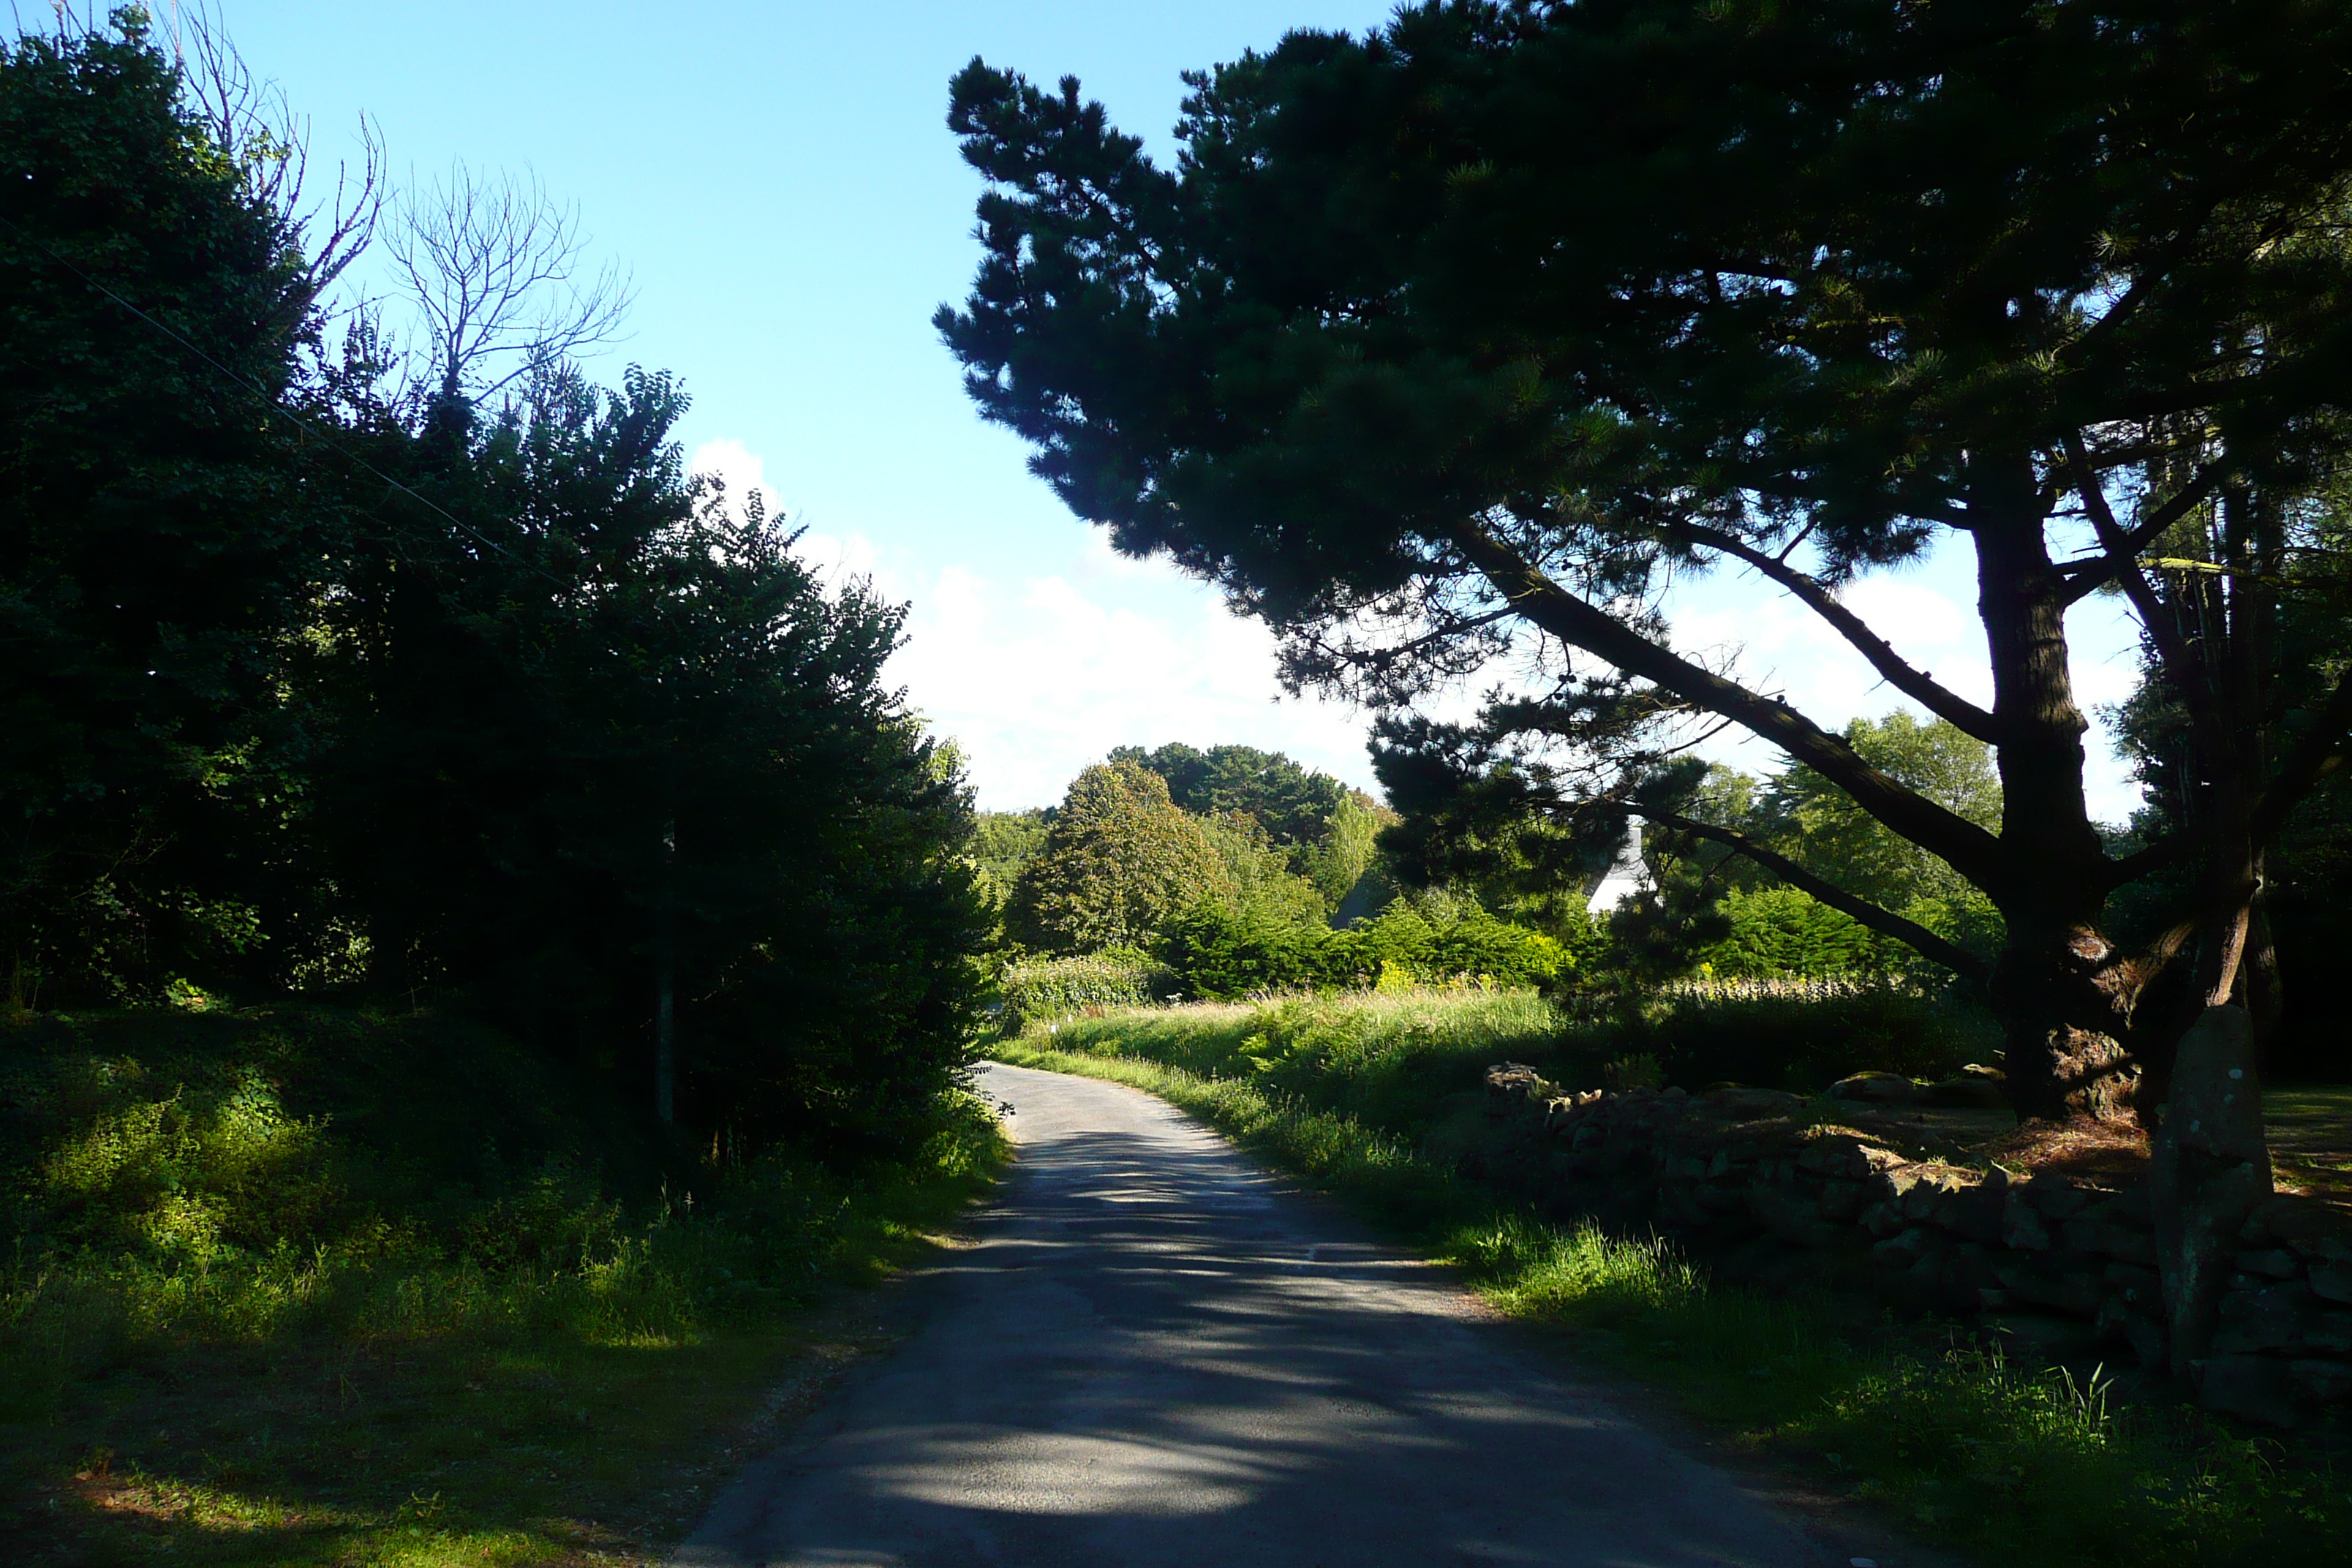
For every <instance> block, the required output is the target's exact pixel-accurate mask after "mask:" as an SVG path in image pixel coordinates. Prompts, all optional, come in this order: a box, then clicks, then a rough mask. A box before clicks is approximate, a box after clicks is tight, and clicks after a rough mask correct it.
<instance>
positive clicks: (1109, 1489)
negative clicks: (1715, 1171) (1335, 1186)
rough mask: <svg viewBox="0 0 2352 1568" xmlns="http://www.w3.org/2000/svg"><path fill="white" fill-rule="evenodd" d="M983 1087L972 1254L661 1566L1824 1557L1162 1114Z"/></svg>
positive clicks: (1645, 1561)
mask: <svg viewBox="0 0 2352 1568" xmlns="http://www.w3.org/2000/svg"><path fill="white" fill-rule="evenodd" d="M982 1088H983V1089H984V1090H985V1091H986V1092H987V1093H988V1094H989V1095H990V1096H992V1098H997V1099H1002V1100H1007V1101H1010V1102H1011V1103H1012V1105H1013V1107H1014V1110H1015V1111H1016V1114H1015V1115H1014V1116H1013V1119H1012V1127H1013V1134H1014V1136H1015V1138H1016V1139H1017V1140H1018V1141H1019V1144H1020V1159H1019V1161H1018V1163H1016V1165H1015V1166H1014V1168H1013V1177H1012V1180H1011V1182H1010V1184H1008V1187H1007V1190H1006V1191H1005V1193H1004V1194H1003V1198H1002V1199H1001V1201H1000V1202H999V1203H998V1204H997V1205H995V1207H993V1208H992V1210H991V1211H990V1212H989V1213H988V1214H987V1215H985V1216H983V1217H982V1220H981V1221H980V1223H979V1225H978V1227H977V1232H976V1241H975V1245H973V1246H971V1247H968V1248H964V1249H961V1250H959V1251H957V1252H955V1253H954V1254H952V1255H950V1258H948V1259H947V1260H946V1261H945V1263H944V1264H943V1265H942V1266H941V1267H940V1269H939V1270H937V1271H936V1273H935V1274H934V1277H933V1278H931V1279H927V1280H922V1281H918V1282H916V1284H915V1287H914V1288H915V1289H919V1290H925V1291H929V1292H931V1293H932V1294H931V1297H930V1299H929V1300H926V1301H924V1302H922V1303H920V1304H921V1306H922V1310H923V1317H922V1320H921V1327H920V1328H919V1329H918V1330H917V1331H915V1333H914V1334H913V1335H912V1336H911V1337H910V1338H909V1339H908V1341H907V1342H906V1343H905V1344H903V1345H902V1346H900V1347H899V1348H898V1350H897V1351H896V1352H892V1353H891V1354H890V1355H888V1356H887V1357H885V1358H883V1359H881V1360H880V1361H878V1362H877V1363H874V1364H873V1365H872V1366H870V1367H869V1368H868V1369H867V1370H866V1373H864V1374H863V1375H862V1376H860V1377H859V1378H858V1379H857V1380H856V1381H855V1382H853V1383H852V1384H850V1385H849V1386H848V1387H847V1388H845V1390H843V1392H842V1393H841V1394H839V1395H838V1396H836V1397H835V1399H834V1400H833V1401H832V1402H831V1404H830V1405H828V1406H827V1407H826V1408H824V1409H823V1410H821V1411H820V1412H819V1413H818V1414H817V1415H814V1417H812V1418H811V1419H810V1421H809V1423H808V1424H807V1426H804V1427H803V1429H802V1431H801V1432H800V1433H799V1435H798V1436H797V1437H796V1438H795V1439H794V1440H793V1442H792V1443H790V1444H788V1445H787V1446H786V1447H784V1448H783V1449H782V1450H781V1451H779V1452H778V1453H777V1454H775V1455H773V1456H772V1457H771V1458H768V1459H767V1460H765V1461H763V1462H761V1464H759V1465H756V1466H754V1467H753V1468H751V1470H750V1471H749V1472H747V1473H746V1474H745V1475H744V1477H743V1478H742V1479H741V1480H740V1482H739V1483H738V1484H737V1485H736V1486H735V1488H734V1489H732V1490H731V1491H730V1493H729V1494H728V1495H727V1496H726V1497H725V1498H724V1499H722V1500H720V1502H719V1506H718V1507H717V1509H715V1510H713V1512H712V1513H711V1515H710V1517H709V1520H708V1521H705V1523H704V1525H703V1527H702V1529H701V1530H700V1531H698V1533H697V1534H696V1535H695V1537H694V1539H693V1540H692V1541H690V1542H688V1543H687V1545H686V1546H685V1547H684V1548H682V1549H681V1550H680V1552H679V1553H678V1556H677V1563H680V1564H682V1565H691V1568H749V1565H751V1564H759V1565H761V1568H783V1565H785V1564H792V1565H793V1568H800V1565H803V1564H807V1565H812V1568H814V1565H816V1564H824V1565H825V1568H843V1565H845V1564H857V1565H861V1568H862V1565H880V1564H906V1565H909V1568H912V1565H921V1568H933V1565H937V1568H949V1565H957V1568H961V1565H962V1564H979V1563H990V1564H1000V1563H1001V1564H1006V1565H1009V1568H1030V1565H1032V1564H1038V1565H1043V1564H1055V1565H1063V1564H1067V1565H1071V1568H1097V1565H1099V1568H1157V1565H1161V1564H1166V1565H1170V1568H1173V1565H1176V1564H1182V1565H1184V1568H1223V1565H1236V1568H1238V1565H1253V1568H1254V1565H1258V1564H1265V1565H1268V1568H1318V1565H1321V1568H1370V1565H1376V1564H1399V1565H1406V1564H1410V1565H1412V1568H1427V1565H1432V1564H1455V1563H1575V1564H1587V1565H1591V1568H1602V1565H1606V1568H1682V1565H1685V1564H1700V1563H1706V1564H1732V1563H1738V1564H1756V1565H1759V1568H1760V1565H1765V1564H1770V1565H1773V1568H1781V1565H1788V1568H1800V1565H1801V1568H1814V1565H1816V1564H1821V1563H1831V1562H1834V1563H1840V1564H1842V1563H1843V1562H1844V1557H1843V1555H1842V1554H1840V1555H1832V1554H1831V1553H1829V1552H1826V1551H1825V1550H1824V1549H1823V1548H1822V1547H1821V1546H1819V1545H1817V1544H1815V1543H1813V1542H1809V1541H1808V1539H1807V1538H1806V1536H1805V1535H1804V1534H1803V1533H1802V1532H1801V1531H1799V1530H1798V1529H1797V1528H1796V1527H1795V1526H1794V1525H1792V1524H1791V1523H1790V1521H1787V1520H1785V1519H1783V1518H1780V1517H1779V1516H1777V1515H1775V1514H1774V1513H1773V1512H1772V1511H1771V1510H1769V1509H1767V1508H1766V1507H1764V1506H1763V1505H1762V1504H1760V1503H1759V1502H1758V1501H1757V1500H1755V1499H1753V1498H1751V1497H1750V1496H1748V1494H1746V1493H1745V1492H1743V1491H1741V1490H1740V1489H1738V1487H1737V1486H1736V1485H1735V1484H1733V1483H1732V1482H1731V1481H1730V1480H1728V1479H1726V1478H1725V1477H1723V1476H1721V1475H1718V1474H1717V1473H1715V1472H1713V1471H1710V1470H1708V1469H1707V1468H1705V1467H1703V1466H1701V1465H1699V1464H1696V1463H1695V1462H1693V1461H1691V1460H1689V1459H1686V1458H1683V1457H1681V1456H1680V1455H1678V1454H1676V1453H1675V1452H1674V1451H1673V1450H1671V1449H1670V1448H1669V1447H1666V1446H1665V1445H1664V1443H1663V1442H1661V1441H1660V1440H1659V1439H1658V1438H1656V1437H1654V1436H1651V1435H1650V1434H1649V1433H1647V1432H1645V1431H1643V1429H1642V1428H1641V1427H1640V1426H1638V1425H1636V1424H1634V1423H1633V1421H1632V1420H1630V1419H1629V1418H1628V1417H1627V1416H1626V1415H1623V1414H1622V1413H1621V1412H1618V1411H1614V1410H1612V1409H1611V1408H1610V1407H1609V1406H1608V1405H1606V1404H1605V1403H1603V1402H1601V1400H1599V1399H1597V1398H1596V1397H1595V1396H1593V1395H1592V1394H1590V1393H1586V1392H1581V1391H1579V1390H1577V1389H1574V1388H1572V1387H1569V1386H1564V1385H1563V1384H1560V1383H1559V1381H1558V1380H1557V1379H1555V1378H1554V1377H1552V1376H1550V1375H1549V1374H1548V1373H1547V1372H1546V1371H1545V1369H1544V1368H1543V1367H1542V1366H1541V1365H1540V1363H1538V1361H1536V1360H1534V1359H1533V1358H1530V1357H1529V1356H1528V1354H1527V1353H1526V1352H1525V1351H1524V1350H1523V1349H1521V1348H1519V1347H1518V1346H1517V1345H1516V1344H1515V1343H1514V1341H1513V1336H1511V1335H1510V1334H1509V1333H1508V1331H1504V1330H1500V1329H1497V1328H1496V1327H1495V1326H1493V1325H1491V1324H1486V1323H1482V1322H1481V1321H1479V1319H1478V1316H1477V1313H1476V1311H1475V1309H1474V1308H1473V1307H1472V1306H1471V1304H1470V1303H1469V1302H1468V1300H1466V1299H1465V1297H1464V1296H1463V1295H1462V1293H1461V1292H1460V1291H1459V1290H1458V1289H1454V1288H1453V1287H1451V1286H1448V1285H1447V1284H1446V1283H1444V1280H1442V1279H1437V1278H1434V1277H1433V1272H1432V1271H1431V1270H1430V1269H1429V1268H1426V1267H1424V1266H1421V1265H1418V1264H1416V1263H1415V1262H1413V1261H1412V1259H1410V1258H1404V1257H1402V1256H1401V1255H1399V1254H1397V1253H1394V1252H1392V1251H1390V1250H1387V1249H1385V1248H1382V1247H1377V1246H1370V1245H1367V1244H1366V1243H1365V1242H1364V1241H1363V1240H1362V1239H1361V1238H1360V1237H1358V1236H1356V1235H1355V1234H1353V1232H1352V1231H1351V1229H1350V1228H1349V1226H1347V1224H1346V1223H1345V1221H1344V1220H1343V1219H1341V1218H1339V1217H1337V1216H1335V1215H1333V1214H1332V1213H1330V1212H1329V1210H1328V1205H1323V1204H1321V1203H1319V1202H1313V1201H1308V1200H1304V1199H1301V1198H1298V1197H1296V1196H1292V1195H1289V1194H1286V1193H1284V1192H1283V1191H1281V1190H1280V1189H1279V1188H1278V1187H1277V1186H1276V1183H1275V1182H1274V1181H1273V1180H1272V1179H1270V1178H1269V1177H1267V1176H1266V1175H1265V1173H1263V1172H1261V1171H1259V1170H1258V1169H1256V1168H1255V1166H1254V1165H1253V1164H1251V1163H1250V1162H1249V1161H1247V1160H1245V1159H1244V1158H1243V1157H1242V1156H1240V1155H1238V1154H1236V1153H1235V1152H1234V1151H1233V1150H1232V1149H1231V1148H1230V1147H1229V1146H1228V1145H1226V1144H1225V1143H1224V1142H1223V1141H1222V1140H1220V1139H1218V1138H1216V1137H1215V1136H1213V1134H1211V1133H1209V1132H1207V1131H1204V1130H1202V1128H1200V1127H1199V1126H1197V1125H1196V1124H1194V1123H1193V1122H1192V1121H1188V1120H1186V1119H1185V1118H1184V1117H1183V1116H1181V1114H1179V1113H1178V1112H1177V1111H1175V1110H1172V1109H1171V1107H1169V1106H1168V1105H1166V1104H1165V1103H1163V1102H1161V1101H1160V1100H1154V1099H1152V1098H1150V1096H1148V1095H1145V1094H1141V1093H1139V1092H1137V1091H1136V1090H1133V1089H1125V1088H1122V1087H1120V1086H1118V1085H1115V1084H1106V1083H1098V1082H1096V1081H1094V1080H1092V1079H1076V1078H1065V1077H1061V1076H1059V1075H1056V1074H1053V1073H1042V1072H1031V1071H1027V1070H1024V1069H1023V1068H1006V1067H996V1068H989V1069H987V1072H986V1076H985V1078H984V1079H983V1082H982Z"/></svg>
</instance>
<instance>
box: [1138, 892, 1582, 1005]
mask: <svg viewBox="0 0 2352 1568" xmlns="http://www.w3.org/2000/svg"><path fill="white" fill-rule="evenodd" d="M1160 957H1161V959H1162V960H1163V961H1164V962H1165V963H1167V965H1168V968H1169V971H1170V973H1171V974H1172V975H1173V976H1174V977H1175V981H1176V984H1177V985H1178V986H1179V988H1180V989H1181V990H1183V991H1184V992H1186V993H1187V994H1192V995H1196V996H1209V997H1218V998H1228V999H1230V998H1233V997H1238V996H1247V995H1251V994H1255V993H1259V992H1266V991H1288V990H1340V989H1344V990H1364V989H1370V988H1371V987H1374V986H1378V985H1381V984H1384V983H1386V984H1396V983H1399V982H1402V983H1405V984H1429V983H1432V982H1443V981H1448V980H1476V981H1483V982H1486V983H1489V984H1496V985H1503V986H1514V985H1522V986H1523V985H1541V984H1548V983H1549V982H1551V981H1553V980H1554V979H1556V978H1557V977H1558V976H1559V974H1560V973H1563V972H1564V971H1565V970H1566V969H1567V968H1568V967H1569V966H1570V959H1569V956H1568V953H1567V951H1566V950H1565V949H1563V948H1562V947H1561V946H1560V945H1559V942H1555V941H1554V940H1552V939H1551V938H1550V937H1548V936H1546V935H1544V934H1543V933H1541V932H1540V931H1528V930H1527V929H1526V928H1524V927H1521V926H1516V925H1513V924H1511V923H1510V922H1508V921H1499V920H1496V919H1495V918H1494V917H1493V916H1492V915H1489V914H1486V913H1484V912H1483V911H1479V910H1469V911H1466V912H1463V913H1458V914H1452V915H1439V916H1436V917H1432V916H1430V915H1426V914H1423V912H1422V911H1420V910H1416V909H1414V908H1413V907H1412V905H1411V904H1409V903H1407V902H1406V901H1404V900H1402V899H1400V900H1396V901H1395V902H1393V903H1391V904H1390V905H1389V907H1388V908H1387V909H1386V910H1383V911H1381V914H1380V915H1379V916H1378V917H1377V918H1376V919H1373V920H1369V921H1363V922H1361V923H1360V924H1358V925H1355V926H1352V927H1350V928H1349V929H1348V930H1346V931H1331V930H1328V928H1325V927H1322V926H1319V925H1309V924H1306V923H1304V922H1286V921H1276V920H1271V919H1268V918H1265V916H1263V915H1260V914H1257V913H1255V912H1252V911H1249V910H1237V909H1235V908H1234V907H1232V906H1231V905H1227V904H1223V903H1204V904H1201V905H1196V906H1195V907H1194V908H1193V909H1192V910H1189V911H1187V912H1186V913H1185V914H1183V915H1182V916H1181V917H1179V918H1178V919H1177V920H1175V921H1172V922H1171V924H1170V925H1169V927H1168V930H1167V931H1166V933H1165V935H1164V936H1163V937H1162V939H1161V942H1160Z"/></svg>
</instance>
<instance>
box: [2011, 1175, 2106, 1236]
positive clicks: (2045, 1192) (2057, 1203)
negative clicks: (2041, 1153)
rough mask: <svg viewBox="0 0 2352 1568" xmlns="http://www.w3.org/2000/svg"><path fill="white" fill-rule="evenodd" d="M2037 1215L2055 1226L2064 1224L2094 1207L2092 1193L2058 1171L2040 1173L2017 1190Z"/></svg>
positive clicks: (2032, 1176) (2027, 1179) (2026, 1180)
mask: <svg viewBox="0 0 2352 1568" xmlns="http://www.w3.org/2000/svg"><path fill="white" fill-rule="evenodd" d="M2014 1190H2015V1191H2016V1193H2017V1195H2018V1196H2019V1197H2021V1198H2022V1199H2023V1200H2024V1201H2025V1202H2026V1203H2027V1204H2029V1205H2032V1209H2033V1212H2034V1213H2035V1214H2038V1215H2041V1216H2042V1219H2043V1220H2044V1221H2046V1222H2048V1223H2051V1224H2063V1223H2064V1222H2065V1221H2067V1220H2070V1219H2073V1218H2074V1216H2075V1215H2078V1214H2081V1213H2082V1212H2083V1211H2084V1209H2085V1208H2087V1207H2089V1206H2090V1204H2091V1199H2092V1194H2090V1193H2088V1192H2085V1191H2084V1189H2082V1188H2081V1187H2078V1186H2076V1185H2075V1184H2074V1183H2073V1182H2070V1181H2068V1180H2067V1179H2066V1178H2065V1177H2064V1176H2062V1175H2060V1174H2058V1173H2056V1172H2054V1171H2036V1172H2035V1173H2033V1174H2032V1175H2031V1176H2029V1177H2027V1178H2026V1179H2025V1181H2024V1182H2022V1183H2021V1184H2019V1185H2018V1186H2017V1187H2016V1188H2015V1189H2014Z"/></svg>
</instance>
